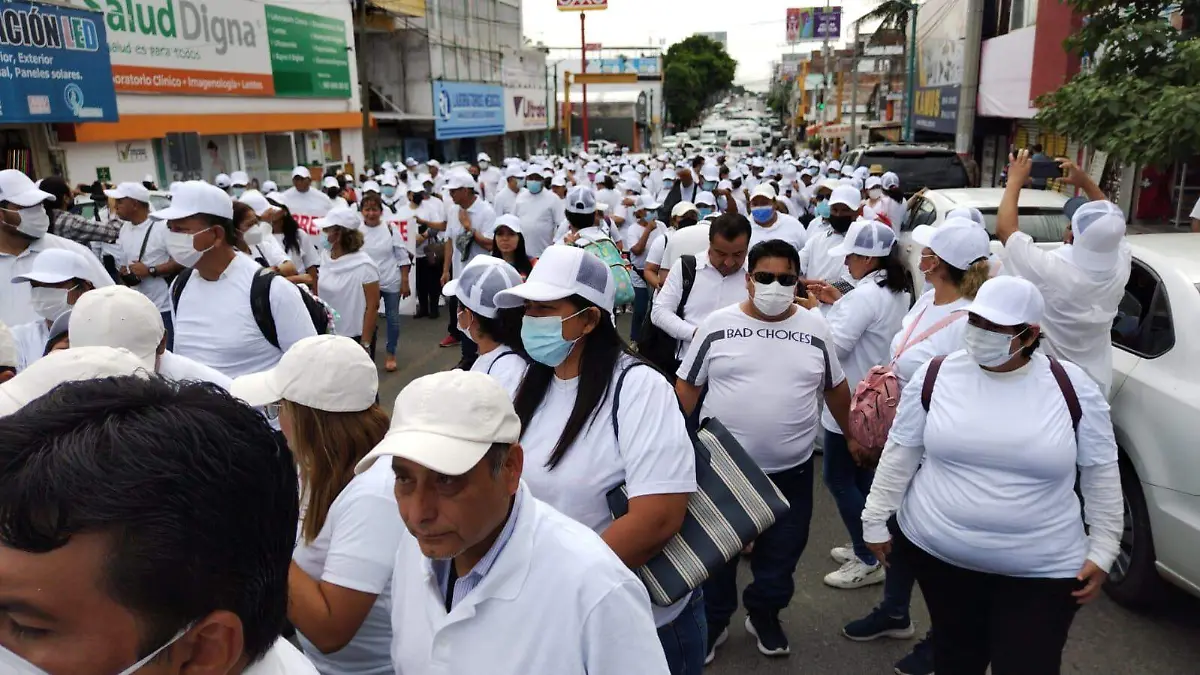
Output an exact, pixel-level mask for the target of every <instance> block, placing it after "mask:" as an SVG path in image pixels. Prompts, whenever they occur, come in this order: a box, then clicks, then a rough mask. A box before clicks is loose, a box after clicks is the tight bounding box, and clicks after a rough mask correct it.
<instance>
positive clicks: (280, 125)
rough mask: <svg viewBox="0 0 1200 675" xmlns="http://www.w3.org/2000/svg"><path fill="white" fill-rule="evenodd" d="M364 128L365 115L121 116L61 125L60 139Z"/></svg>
mask: <svg viewBox="0 0 1200 675" xmlns="http://www.w3.org/2000/svg"><path fill="white" fill-rule="evenodd" d="M361 126H362V113H357V112H343V113H242V114H229V115H190V114H184V115H121V119H120V121H118V122H113V123H105V122H86V123H83V124H61V125H58V130H59V138H60V139H61V140H63V141H68V142H76V143H92V142H96V141H138V140H145V139H149V138H165V137H166V135H167V134H170V133H177V132H182V131H194V132H196V133H198V134H204V135H209V136H218V135H222V134H264V133H282V132H287V131H298V130H302V129H350V128H354V127H361Z"/></svg>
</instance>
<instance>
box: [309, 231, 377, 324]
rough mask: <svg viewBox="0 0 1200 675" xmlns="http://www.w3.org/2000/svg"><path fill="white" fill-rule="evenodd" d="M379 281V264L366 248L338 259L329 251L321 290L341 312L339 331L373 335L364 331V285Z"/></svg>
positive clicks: (319, 284) (319, 291) (322, 274)
mask: <svg viewBox="0 0 1200 675" xmlns="http://www.w3.org/2000/svg"><path fill="white" fill-rule="evenodd" d="M378 282H379V268H377V267H375V261H374V260H371V256H369V255H367V254H366V253H365V252H364V251H356V252H354V253H348V254H346V255H343V256H342V257H340V258H338V259H337V260H334V259H333V258H331V257H329V256H328V255H326V256H325V259H324V262H322V263H321V278H320V281H319V282H318V285H317V292H318V293H319V295H320V296H321V299H322V300H324V301H325V302H327V303H329V306H330V307H333V309H334V311H336V312H337V313H338V319H337V322H336V325H335V326H334V329H335V332H336V333H337V334H338V335H344V336H346V337H353V338H358V337H361V338H363V339H367V340H369V339H370V336H366V335H363V334H362V332H363V315H364V314H365V313H366V311H367V294H366V291H365V290H364V289H363V286H365V285H366V284H370V283H378Z"/></svg>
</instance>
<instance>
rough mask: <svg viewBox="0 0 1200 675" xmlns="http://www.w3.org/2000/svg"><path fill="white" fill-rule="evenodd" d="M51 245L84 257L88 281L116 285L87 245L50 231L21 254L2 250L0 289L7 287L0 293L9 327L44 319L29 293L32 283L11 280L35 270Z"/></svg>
mask: <svg viewBox="0 0 1200 675" xmlns="http://www.w3.org/2000/svg"><path fill="white" fill-rule="evenodd" d="M49 248H64V249H67V250H68V251H74V252H75V253H78V254H79V255H80V256H82V257H83V259H84V261H86V263H87V266H88V270H87V271H88V278H87V280H88V281H90V282H92V285H93V286H95V287H96V288H101V287H103V286H111V285H112V283H113V281H112V277H110V276H108V271H107V270H105V269H104V265H101V264H100V260H99V259H98V258H97V257H96V256H95V255H94V254H93V253H92V252H91V251H90V250H88V248H87V247H86V246H84V245H82V244H77V243H75V242H73V241H71V240H70V239H64V238H63V237H59V236H57V235H53V234H47V235H45V236H43V237H42V238H41V239H35V240H33V241H32V242H30V244H29V246H28V248H26V249H25V250H24V251H22V252H21V253H20V254H19V255H16V256H14V255H10V254H8V253H2V252H0V289H4V292H2V293H0V323H3V324H4V325H6V326H19V325H21V324H23V323H29V322H30V321H41V320H42V318H41V317H40V316H38V314H37V312H35V311H33V302H32V301H31V300H30V295H29V289H30V288H32V286H30V285H29V284H24V283H23V284H14V283H10V282H11V281H12V278H13V277H16V276H20V275H22V274H26V273H28V272H29V271H30V270H32V269H33V260H34V258H37V255H38V253H40V252H42V251H45V250H46V249H49Z"/></svg>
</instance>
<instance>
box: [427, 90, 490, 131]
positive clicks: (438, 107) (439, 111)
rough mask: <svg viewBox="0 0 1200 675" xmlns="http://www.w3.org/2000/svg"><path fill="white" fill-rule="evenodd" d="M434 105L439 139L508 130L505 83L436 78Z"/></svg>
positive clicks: (434, 128) (435, 127) (435, 126)
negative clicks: (479, 82)
mask: <svg viewBox="0 0 1200 675" xmlns="http://www.w3.org/2000/svg"><path fill="white" fill-rule="evenodd" d="M433 105H434V115H435V117H434V122H433V130H434V135H435V136H436V138H437V140H439V141H444V140H448V139H451V138H471V137H474V136H499V135H501V134H503V133H504V87H501V86H499V85H495V84H472V83H469V82H445V81H442V80H436V81H434V83H433Z"/></svg>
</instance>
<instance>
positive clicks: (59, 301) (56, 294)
mask: <svg viewBox="0 0 1200 675" xmlns="http://www.w3.org/2000/svg"><path fill="white" fill-rule="evenodd" d="M70 290H71V289H66V288H47V287H44V286H43V287H39V288H31V289H29V299H30V301H31V302H32V303H33V311H35V312H37V315H38V316H40V317H42V318H43V319H45V320H47V321H51V322H53V321H54V320H55V319H57V318H58V317H60V316H62V315H63V313H64V312H66V311H67V310H69V309H71V305H69V304H68V303H67V293H69V292H70Z"/></svg>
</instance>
